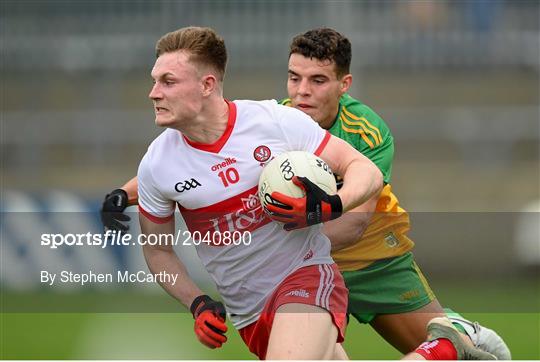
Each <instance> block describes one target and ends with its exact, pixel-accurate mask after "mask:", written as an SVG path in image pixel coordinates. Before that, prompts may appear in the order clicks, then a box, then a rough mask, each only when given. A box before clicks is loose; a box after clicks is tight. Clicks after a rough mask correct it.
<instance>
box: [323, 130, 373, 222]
mask: <svg viewBox="0 0 540 362" xmlns="http://www.w3.org/2000/svg"><path fill="white" fill-rule="evenodd" d="M320 157H321V158H322V159H323V160H324V161H325V162H326V163H327V164H328V165H329V166H330V168H331V169H332V170H333V171H334V172H335V173H337V174H338V175H341V176H342V177H343V187H342V188H341V189H340V190H339V191H338V195H339V197H340V198H341V202H342V204H343V212H346V211H350V210H352V209H354V208H355V207H357V206H359V205H362V204H364V203H366V202H367V201H368V200H370V199H371V198H373V197H376V196H377V195H378V194H379V192H380V191H381V189H382V186H383V177H382V173H381V171H380V170H379V169H378V168H377V166H376V165H375V164H374V163H373V162H371V161H370V160H369V159H368V158H367V157H366V156H364V155H362V154H361V153H360V152H358V151H357V150H355V149H354V148H353V147H352V146H351V145H349V144H348V143H347V142H345V141H343V140H342V139H339V138H337V137H334V136H331V137H330V140H329V141H328V144H327V145H326V147H325V148H324V150H323V151H322V153H321V154H320ZM338 220H340V219H338Z"/></svg>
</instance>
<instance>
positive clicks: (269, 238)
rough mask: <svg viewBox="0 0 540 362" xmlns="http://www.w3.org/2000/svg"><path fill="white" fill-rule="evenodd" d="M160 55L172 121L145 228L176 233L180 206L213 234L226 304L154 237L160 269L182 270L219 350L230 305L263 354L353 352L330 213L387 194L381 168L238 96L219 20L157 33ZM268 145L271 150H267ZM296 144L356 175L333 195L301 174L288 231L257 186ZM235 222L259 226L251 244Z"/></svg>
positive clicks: (156, 154) (211, 261)
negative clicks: (226, 81)
mask: <svg viewBox="0 0 540 362" xmlns="http://www.w3.org/2000/svg"><path fill="white" fill-rule="evenodd" d="M156 55H157V59H156V62H155V65H154V67H153V69H152V72H151V76H152V79H153V81H154V85H153V87H152V90H151V91H150V94H149V97H150V98H151V99H152V101H153V105H154V111H155V123H156V124H157V125H158V126H160V127H166V128H167V129H166V130H165V131H164V132H163V133H162V134H161V135H160V136H158V137H157V138H156V139H155V140H154V141H153V142H152V144H151V145H150V147H149V148H148V151H147V153H146V154H145V156H144V157H143V159H142V161H141V163H140V165H139V171H138V174H137V177H138V193H139V210H140V214H139V215H140V217H139V221H140V224H141V230H142V234H143V235H146V236H148V235H149V234H155V235H158V236H160V235H164V234H169V235H172V234H174V231H175V225H174V210H175V207H176V206H178V208H179V209H180V212H181V213H182V215H183V217H184V219H185V220H186V225H187V226H188V228H189V230H190V231H191V232H193V233H195V232H199V233H200V235H210V236H209V237H210V241H209V242H207V243H205V242H200V243H197V244H196V249H197V253H198V255H199V257H200V259H201V261H202V263H203V265H204V266H205V267H206V269H207V271H208V272H209V274H210V275H211V276H212V278H213V279H214V281H215V282H216V286H217V289H218V291H219V293H220V295H221V297H222V298H223V302H224V305H223V304H222V303H221V302H218V301H214V300H212V299H211V298H210V297H209V296H207V295H205V294H204V292H203V291H202V290H200V289H199V288H198V286H197V285H195V283H194V282H193V281H192V280H191V279H190V278H189V276H188V274H187V271H186V269H185V267H184V265H183V264H182V262H181V261H180V260H179V258H178V257H177V255H176V253H175V252H174V250H173V248H172V245H170V244H167V245H154V246H151V245H145V246H144V247H143V252H144V256H145V258H146V261H147V264H148V267H149V268H150V270H151V271H152V272H153V273H155V274H158V273H168V274H176V275H178V282H177V283H172V282H160V284H161V286H162V287H163V288H164V289H165V290H166V291H167V292H168V293H169V294H171V295H172V296H173V297H175V298H176V299H177V300H179V301H180V302H181V303H182V304H184V305H186V306H188V307H190V310H191V312H192V314H193V316H194V318H195V333H196V334H197V337H198V338H199V340H200V341H201V342H202V343H204V344H205V345H207V346H209V347H211V348H216V347H220V346H221V345H222V343H224V342H225V341H226V336H225V332H226V329H227V328H226V326H225V323H224V322H225V316H226V314H225V312H227V313H228V315H229V316H230V317H231V320H232V323H233V325H234V326H235V327H236V328H237V329H238V330H239V331H240V334H241V336H242V338H243V339H244V341H245V342H246V344H247V345H248V347H249V349H250V350H251V351H252V352H253V353H255V354H256V355H257V356H258V357H259V358H261V359H333V358H346V354H345V353H344V351H343V349H342V348H341V345H340V344H339V343H340V342H342V341H343V337H344V329H345V324H346V321H345V315H346V310H347V289H346V288H345V285H344V282H343V279H342V277H341V275H340V273H339V271H338V269H337V267H336V265H335V264H334V262H333V260H332V259H331V257H330V242H329V240H328V238H326V236H324V234H322V232H321V227H320V223H322V222H324V221H328V220H331V219H334V218H336V217H339V216H340V215H341V214H342V213H343V212H346V211H348V210H350V209H352V208H354V207H356V206H358V205H360V204H362V203H363V202H365V201H366V200H368V199H370V198H371V197H372V196H373V195H375V194H376V193H378V192H380V190H381V187H382V175H381V172H380V171H379V169H378V168H377V167H376V166H375V165H374V164H373V163H372V162H371V161H370V160H369V159H367V158H366V157H365V156H363V155H362V154H361V153H359V152H358V151H356V150H355V149H354V148H352V147H351V146H350V145H349V144H347V143H346V142H345V141H343V140H341V139H339V138H336V137H334V136H331V135H330V134H329V133H328V132H326V131H324V130H323V129H322V128H320V127H319V126H318V125H317V124H316V123H315V122H313V120H312V119H311V118H310V117H309V116H307V115H306V114H305V113H303V112H301V111H299V110H296V109H294V108H289V107H284V106H281V105H278V104H277V102H275V101H261V102H256V101H234V102H229V101H226V100H225V99H224V98H223V77H224V73H225V65H226V60H227V54H226V49H225V44H224V41H223V39H221V38H220V37H219V36H218V35H217V34H216V33H215V32H214V31H213V30H212V29H209V28H198V27H189V28H182V29H179V30H177V31H174V32H171V33H168V34H166V35H164V36H163V37H162V38H161V39H160V40H159V41H158V42H157V44H156ZM261 148H264V149H265V152H262V153H261V152H255V151H257V150H260V149H261ZM293 150H303V151H308V152H312V153H315V154H317V155H318V156H319V157H321V158H322V159H323V160H324V161H326V162H327V163H328V165H329V166H330V167H331V168H332V169H333V170H334V171H335V172H336V173H337V174H339V175H342V176H343V178H344V184H343V187H342V188H341V189H340V190H339V192H338V194H337V195H328V194H326V193H325V192H324V191H323V190H321V189H320V188H319V187H317V186H316V185H315V184H313V183H311V182H310V181H309V180H307V179H305V178H295V180H294V181H295V183H296V184H297V185H298V186H299V187H302V188H303V189H304V190H305V191H306V195H305V196H304V197H303V198H299V199H289V200H287V199H282V201H283V202H285V203H288V204H287V205H285V206H283V207H284V208H282V209H281V210H280V209H279V208H276V209H274V211H276V212H280V211H282V214H287V215H288V216H290V217H292V218H293V222H294V224H295V226H294V229H295V230H293V231H285V230H284V229H283V225H282V224H279V223H276V222H273V221H272V220H270V219H269V218H268V216H267V215H266V214H265V213H264V212H263V210H262V207H261V205H260V202H259V200H258V198H257V197H256V194H257V184H258V178H259V175H260V173H261V170H262V167H263V166H264V164H265V163H266V162H269V161H270V160H271V155H277V154H280V153H282V152H287V151H293ZM260 154H263V155H266V156H265V157H264V159H262V158H261V157H260ZM351 180H354V182H352V181H351ZM187 185H189V187H187ZM285 208H287V209H292V210H285ZM227 232H229V233H232V232H243V233H246V232H247V233H250V236H251V238H250V240H251V242H250V243H249V244H247V243H238V244H232V243H225V242H224V240H225V239H224V238H226V237H227ZM229 235H230V234H229ZM216 236H219V238H216Z"/></svg>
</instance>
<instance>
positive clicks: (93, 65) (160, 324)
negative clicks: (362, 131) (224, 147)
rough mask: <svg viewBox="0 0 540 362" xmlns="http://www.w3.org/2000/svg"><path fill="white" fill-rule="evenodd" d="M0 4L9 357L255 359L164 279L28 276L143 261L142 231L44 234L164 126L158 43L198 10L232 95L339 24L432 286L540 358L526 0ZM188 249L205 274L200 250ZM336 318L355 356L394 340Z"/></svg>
mask: <svg viewBox="0 0 540 362" xmlns="http://www.w3.org/2000/svg"><path fill="white" fill-rule="evenodd" d="M0 4H1V5H0V6H1V12H0V30H1V44H0V49H1V79H2V81H1V85H2V88H1V89H2V92H1V99H2V102H1V107H2V113H1V128H0V133H1V156H0V157H1V159H0V160H1V162H0V167H1V173H2V175H1V180H0V181H1V182H0V188H1V199H2V206H1V211H2V214H1V215H2V220H1V223H0V232H1V244H0V247H1V249H0V251H1V263H0V268H1V278H0V283H1V290H2V296H1V305H2V308H1V309H2V314H1V319H2V320H1V323H0V335H1V337H0V357H1V358H3V359H5V358H8V359H28V358H46V359H65V358H68V359H69V358H77V359H100V358H106V359H122V358H124V359H125V358H128V359H139V358H151V359H166V358H174V359H222V358H226V359H250V358H252V356H251V355H250V354H249V352H248V351H247V350H246V348H245V347H244V346H243V345H242V343H241V342H240V339H239V337H238V336H237V335H236V334H235V333H234V332H231V333H230V336H231V340H230V342H229V343H228V344H227V345H226V346H225V347H224V349H223V350H221V351H209V350H206V349H204V347H202V346H199V344H198V343H197V342H196V339H195V337H194V336H193V333H192V321H191V317H190V316H189V315H188V314H186V313H172V312H173V311H175V310H176V308H177V306H176V305H175V303H174V302H172V301H171V300H170V298H169V297H167V296H165V295H164V293H163V292H161V291H160V290H159V289H158V288H148V289H150V290H149V291H146V290H145V291H143V292H141V291H140V290H139V289H135V290H133V288H131V289H129V288H126V289H122V290H118V289H114V288H113V289H111V288H109V289H107V288H106V287H104V288H99V287H98V288H90V289H79V288H67V289H65V290H61V291H60V290H54V291H50V290H48V289H47V288H45V287H42V286H41V285H40V283H39V271H40V270H42V269H56V270H63V269H66V268H71V269H73V270H88V269H89V268H95V269H98V270H113V269H118V268H130V269H133V270H138V269H139V268H144V262H143V260H142V256H141V255H140V251H139V250H137V249H135V248H131V249H130V250H129V251H125V250H122V251H119V250H111V248H109V249H103V250H101V249H100V250H94V249H92V250H87V249H88V248H85V249H84V250H75V251H74V250H68V249H65V250H61V251H51V250H46V249H44V248H43V247H39V245H38V244H39V235H40V234H41V233H43V232H62V233H66V232H82V230H84V232H87V231H92V232H97V231H98V230H99V222H98V218H97V213H96V211H97V209H98V207H99V204H100V202H101V199H102V198H103V196H104V194H105V193H106V192H108V191H110V190H111V189H112V188H115V187H117V186H119V185H121V184H122V183H123V182H125V181H126V180H127V179H129V178H131V177H132V176H133V175H134V174H135V172H136V170H137V166H138V162H139V160H140V158H141V157H142V155H143V154H144V152H145V150H146V147H147V145H148V144H149V143H150V142H151V141H152V140H153V138H154V137H155V136H156V135H157V134H158V133H159V132H160V131H159V130H158V129H157V128H156V127H155V126H154V124H153V114H152V110H151V104H150V101H149V100H148V98H147V94H148V91H149V89H150V86H151V81H150V76H149V72H150V68H151V66H152V64H153V62H154V50H153V49H154V44H155V41H156V40H157V39H158V38H159V37H160V36H161V35H162V34H163V33H165V32H168V31H171V30H174V29H177V28H179V27H183V26H188V25H199V26H211V27H213V28H215V29H216V30H217V31H218V32H219V33H220V34H221V35H223V36H224V38H225V40H226V43H227V46H228V50H229V65H228V75H227V78H228V79H227V81H226V88H225V94H226V97H227V98H229V99H241V98H251V99H268V98H281V97H284V96H286V93H285V81H286V69H287V68H286V66H287V55H288V44H289V41H290V39H291V38H292V36H294V35H296V34H298V33H300V32H303V31H305V30H307V29H310V28H313V27H319V26H329V27H333V28H335V29H337V30H338V31H340V32H342V33H344V34H345V35H347V36H348V37H349V39H350V40H351V42H352V43H353V64H352V73H353V75H354V84H353V89H352V90H351V92H350V93H351V94H352V95H353V96H355V97H356V98H359V99H360V100H362V101H363V102H365V103H366V104H368V105H370V106H371V107H373V108H374V109H375V110H376V111H377V112H378V113H379V114H380V115H381V116H382V117H383V118H384V119H385V120H386V121H387V123H388V125H389V126H390V128H391V129H392V130H393V133H394V138H395V140H396V155H395V163H394V172H393V185H394V186H393V187H394V190H395V192H396V194H397V196H398V197H399V198H400V200H401V203H402V205H403V206H404V207H405V208H406V209H407V210H408V211H410V212H411V218H412V222H413V230H412V232H411V234H412V236H413V238H414V240H415V241H416V243H417V248H416V252H415V254H416V257H417V261H418V263H419V264H420V265H421V266H422V268H423V270H424V272H425V274H427V276H428V278H429V280H430V282H431V284H432V287H433V288H434V290H435V292H436V293H437V294H438V297H439V300H440V301H441V302H442V304H444V305H446V306H449V307H452V308H453V309H455V310H457V311H459V312H463V314H464V315H465V316H467V317H470V318H473V319H477V320H479V321H481V322H482V323H483V324H485V325H488V326H490V327H492V328H495V329H497V330H498V331H499V333H500V334H501V335H502V336H503V337H505V338H506V339H507V341H508V343H509V345H510V347H511V349H512V352H513V355H514V357H515V358H517V359H540V277H539V265H540V237H539V225H540V218H539V215H540V214H539V211H540V201H539V200H540V191H539V187H540V174H539V170H540V169H539V168H540V160H539V156H540V151H539V140H540V131H539V128H540V127H539V123H540V122H539V97H540V93H539V72H540V53H539V52H540V50H539V49H540V36H539V29H540V28H539V17H540V13H539V11H540V9H539V2H538V1H528V0H521V1H510V0H507V1H497V0H492V1H490V0H468V1H444V0H440V1H286V2H285V1H253V2H248V1H166V0H161V1H157V0H156V1H72V2H68V1H24V0H20V1H10V0H3V1H2V2H1V3H0ZM75 212H77V213H75ZM133 226H134V229H135V232H136V225H133ZM180 253H182V254H183V255H184V260H185V261H186V263H188V264H189V266H190V270H191V271H192V273H193V274H194V276H195V277H196V279H197V280H199V281H200V282H202V283H204V284H205V285H207V286H208V287H209V288H211V282H210V281H209V279H208V277H207V276H206V275H205V274H204V273H203V272H202V271H201V270H200V267H199V266H198V265H197V263H196V261H195V257H194V254H193V250H180ZM160 311H161V312H168V313H166V314H160V313H157V312H160ZM53 312H55V313H53ZM67 312H70V313H67ZM91 312H92V313H91ZM97 312H99V313H97ZM121 312H131V313H121ZM143 312H145V313H143ZM348 333H349V334H348V340H347V343H346V347H347V349H348V350H349V353H350V356H351V357H352V358H354V359H394V358H398V356H399V354H398V353H397V352H396V351H395V350H393V349H392V348H391V347H389V346H388V345H386V344H385V343H384V342H383V341H381V339H380V338H379V337H378V336H376V335H375V334H374V333H373V332H371V331H370V330H369V328H368V327H366V326H358V325H357V324H356V323H352V324H351V326H350V328H349V332H348Z"/></svg>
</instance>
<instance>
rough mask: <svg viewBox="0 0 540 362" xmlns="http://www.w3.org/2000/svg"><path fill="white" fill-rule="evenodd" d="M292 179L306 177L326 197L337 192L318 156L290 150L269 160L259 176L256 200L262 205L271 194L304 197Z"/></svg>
mask: <svg viewBox="0 0 540 362" xmlns="http://www.w3.org/2000/svg"><path fill="white" fill-rule="evenodd" d="M293 176H303V177H307V178H308V179H309V180H310V181H311V182H313V183H314V184H316V185H317V186H319V187H320V188H321V189H323V190H324V191H325V192H326V193H327V194H329V195H334V194H336V192H337V187H336V179H335V177H334V173H333V172H332V170H331V169H330V167H329V166H328V165H327V164H326V162H324V161H323V160H322V159H320V158H319V157H317V156H315V155H314V154H312V153H309V152H305V151H290V152H285V153H282V154H281V155H279V156H277V157H276V158H274V159H273V160H272V161H270V162H269V163H268V164H267V165H266V166H265V167H264V169H263V172H262V173H261V176H260V177H259V199H260V200H261V204H262V206H263V207H264V208H265V209H266V205H267V204H269V203H272V197H271V196H270V195H271V194H272V192H274V191H278V192H281V193H282V194H285V195H287V196H291V197H303V196H304V191H303V190H302V189H301V188H299V187H298V186H296V185H295V184H294V183H293V182H292V178H293Z"/></svg>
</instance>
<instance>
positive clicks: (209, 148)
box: [182, 99, 236, 153]
mask: <svg viewBox="0 0 540 362" xmlns="http://www.w3.org/2000/svg"><path fill="white" fill-rule="evenodd" d="M225 102H226V103H227V105H228V106H229V118H228V119H227V127H226V128H225V132H223V134H222V135H221V137H219V138H218V140H217V141H216V142H214V143H201V142H195V141H192V140H190V139H188V138H187V137H186V136H184V135H182V137H183V138H184V141H186V143H187V144H188V145H190V146H191V147H193V148H196V149H198V150H201V151H206V152H212V153H219V151H221V149H222V148H223V146H225V143H227V141H228V139H229V137H230V136H231V133H232V130H233V129H234V124H235V123H236V104H234V102H230V101H228V100H226V99H225Z"/></svg>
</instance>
